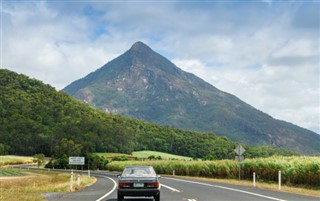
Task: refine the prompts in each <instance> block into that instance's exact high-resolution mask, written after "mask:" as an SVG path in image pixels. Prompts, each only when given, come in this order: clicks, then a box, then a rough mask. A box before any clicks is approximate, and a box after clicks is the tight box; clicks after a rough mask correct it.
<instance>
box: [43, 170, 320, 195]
mask: <svg viewBox="0 0 320 201" xmlns="http://www.w3.org/2000/svg"><path fill="white" fill-rule="evenodd" d="M92 175H93V176H95V177H96V178H97V182H96V183H95V184H94V185H92V186H90V187H87V188H85V189H83V190H81V191H78V192H74V193H66V194H63V195H61V196H59V197H55V198H50V199H49V201H74V200H77V201H117V190H116V189H115V181H116V180H117V179H116V175H115V174H111V173H97V172H96V173H92ZM161 184H162V186H161V201H319V200H320V199H319V198H316V197H308V196H302V195H296V194H289V193H283V192H276V191H268V190H262V189H256V188H251V187H243V186H235V185H228V184H221V183H214V182H206V181H197V180H191V179H180V178H176V177H162V178H161ZM125 200H126V201H153V199H150V198H127V199H125Z"/></svg>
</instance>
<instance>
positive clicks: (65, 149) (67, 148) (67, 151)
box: [54, 138, 82, 159]
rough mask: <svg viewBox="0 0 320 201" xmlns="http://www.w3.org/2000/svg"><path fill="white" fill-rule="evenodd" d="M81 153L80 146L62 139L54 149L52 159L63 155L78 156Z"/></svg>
mask: <svg viewBox="0 0 320 201" xmlns="http://www.w3.org/2000/svg"><path fill="white" fill-rule="evenodd" d="M81 151H82V145H81V144H76V143H74V141H73V140H68V139H66V138H63V139H62V140H61V141H60V144H58V145H57V146H55V148H54V158H56V159H58V158H61V157H62V156H63V155H66V156H67V157H69V156H79V155H80V154H81Z"/></svg>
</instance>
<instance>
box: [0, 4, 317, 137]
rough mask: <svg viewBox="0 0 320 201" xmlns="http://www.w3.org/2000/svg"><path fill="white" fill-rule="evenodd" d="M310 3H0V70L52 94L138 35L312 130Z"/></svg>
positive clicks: (181, 63)
mask: <svg viewBox="0 0 320 201" xmlns="http://www.w3.org/2000/svg"><path fill="white" fill-rule="evenodd" d="M319 13H320V1H316V0H315V1H273V0H262V1H254V0H252V1H223V0H220V1H148V0H146V1H142V0H140V1H103V0H100V1H98V0H97V1H55V0H52V1H32V0H30V1H9V0H6V1H4V0H1V21H2V29H1V67H2V68H7V69H10V70H13V71H16V72H19V73H24V74H26V75H28V76H30V77H32V78H36V79H40V80H42V81H43V82H45V83H48V84H50V85H52V86H54V87H55V88H56V89H58V90H60V89H62V88H63V87H65V86H66V85H68V84H70V83H71V82H72V81H74V80H76V79H79V78H82V77H84V76H85V75H87V74H88V73H90V72H92V71H94V70H96V69H97V68H99V67H101V66H102V65H104V64H105V63H107V62H108V61H110V60H112V59H113V58H115V57H117V56H119V55H120V54H122V53H123V52H124V51H126V50H127V49H129V48H130V47H131V45H132V44H133V43H134V42H136V41H142V42H144V43H146V44H147V45H149V46H150V47H151V48H152V49H153V50H155V51H157V52H159V53H161V54H162V55H163V56H165V57H167V58H168V59H170V60H171V61H172V62H173V63H175V64H176V65H177V66H178V67H180V68H181V69H183V70H185V71H188V72H191V73H193V74H195V75H197V76H199V77H201V78H202V79H204V80H205V81H207V82H209V83H211V84H212V85H214V86H216V87H218V88H219V89H221V90H223V91H226V92H229V93H232V94H234V95H236V96H238V97H239V98H240V99H242V100H243V101H245V102H247V103H249V104H250V105H252V106H254V107H256V108H257V109H259V110H262V111H264V112H266V113H268V114H270V115H271V116H273V117H275V118H277V119H281V120H285V121H289V122H292V123H294V124H297V125H299V126H302V127H304V128H308V129H310V130H313V131H315V132H317V133H320V128H319V125H320V119H319V118H320V117H319V116H320V115H319V114H320V106H319V104H320V103H319V96H320V95H319V89H320V87H319V85H320V84H319V79H320V75H319V67H320V66H319V60H320V59H319V55H320V39H319V35H320V31H319V29H320V28H319V24H320V22H319V20H320V14H319Z"/></svg>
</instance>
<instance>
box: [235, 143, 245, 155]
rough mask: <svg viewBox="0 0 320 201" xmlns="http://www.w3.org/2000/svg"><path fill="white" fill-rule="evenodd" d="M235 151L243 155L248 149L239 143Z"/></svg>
mask: <svg viewBox="0 0 320 201" xmlns="http://www.w3.org/2000/svg"><path fill="white" fill-rule="evenodd" d="M234 151H235V152H236V153H237V154H238V155H239V156H241V155H242V154H243V153H244V152H245V151H246V150H245V149H244V148H243V147H242V146H241V145H240V144H239V145H238V146H237V147H236V148H235V149H234Z"/></svg>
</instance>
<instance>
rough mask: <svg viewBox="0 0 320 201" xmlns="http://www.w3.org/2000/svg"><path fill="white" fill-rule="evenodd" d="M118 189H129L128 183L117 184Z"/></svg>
mask: <svg viewBox="0 0 320 201" xmlns="http://www.w3.org/2000/svg"><path fill="white" fill-rule="evenodd" d="M118 186H119V188H130V183H127V182H119V184H118Z"/></svg>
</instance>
